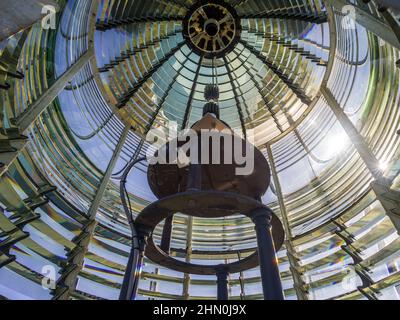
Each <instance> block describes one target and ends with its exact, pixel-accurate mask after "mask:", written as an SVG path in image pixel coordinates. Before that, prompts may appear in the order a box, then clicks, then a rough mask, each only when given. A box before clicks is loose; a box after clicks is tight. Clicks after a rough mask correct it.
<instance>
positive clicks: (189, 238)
mask: <svg viewBox="0 0 400 320" xmlns="http://www.w3.org/2000/svg"><path fill="white" fill-rule="evenodd" d="M186 237H187V239H186V262H187V263H190V260H191V255H192V242H193V217H188V223H187V231H186ZM189 287H190V274H188V273H185V276H184V280H183V294H182V295H183V298H184V299H185V300H189V297H190V294H189Z"/></svg>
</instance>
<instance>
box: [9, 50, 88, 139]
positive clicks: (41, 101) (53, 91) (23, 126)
mask: <svg viewBox="0 0 400 320" xmlns="http://www.w3.org/2000/svg"><path fill="white" fill-rule="evenodd" d="M93 57H94V49H93V48H92V47H90V48H89V49H88V51H86V53H84V54H83V55H82V56H81V57H80V58H79V59H78V60H77V61H76V62H75V63H74V64H73V65H72V66H71V67H70V68H69V69H68V70H67V71H65V73H64V74H63V75H62V76H61V77H59V78H58V79H57V80H56V81H55V82H54V84H52V85H51V86H50V87H49V88H48V89H47V90H46V91H45V92H44V93H43V94H42V95H41V96H40V97H39V98H38V99H37V100H36V101H35V102H34V103H33V104H32V105H31V106H29V107H28V109H26V110H25V111H24V112H23V113H22V114H21V115H20V116H19V117H18V118H17V119H16V125H17V126H18V128H19V130H20V132H21V133H24V132H25V131H26V130H28V129H29V127H30V126H31V125H32V124H33V123H34V122H35V121H36V119H37V118H39V117H40V115H41V114H42V112H43V111H44V110H46V108H47V107H48V106H49V105H50V104H51V103H52V102H53V101H54V99H55V98H57V96H58V95H59V94H60V92H61V91H62V90H64V88H65V86H66V85H67V84H68V82H70V81H71V80H72V79H73V78H74V77H75V75H76V74H77V73H78V72H79V71H80V70H82V68H83V67H84V66H85V65H86V64H87V63H88V62H89V61H90V59H92V58H93Z"/></svg>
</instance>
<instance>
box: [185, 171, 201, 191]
mask: <svg viewBox="0 0 400 320" xmlns="http://www.w3.org/2000/svg"><path fill="white" fill-rule="evenodd" d="M201 180H202V179H201V164H191V165H190V166H189V174H188V182H187V191H197V190H201V182H202V181H201Z"/></svg>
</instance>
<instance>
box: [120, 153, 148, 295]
mask: <svg viewBox="0 0 400 320" xmlns="http://www.w3.org/2000/svg"><path fill="white" fill-rule="evenodd" d="M139 154H140V147H139V148H138V150H137V151H136V152H135V154H134V156H133V160H132V161H131V162H130V163H129V165H128V166H127V167H126V169H125V171H124V173H123V175H122V178H121V183H120V194H121V200H122V205H123V206H124V211H125V214H126V217H127V219H128V222H129V226H130V228H131V232H132V249H131V252H130V255H129V260H128V265H127V267H126V270H125V276H124V280H123V282H122V288H121V292H120V296H119V300H135V299H136V295H137V291H138V288H139V281H140V276H141V274H142V266H143V259H144V253H145V249H146V244H147V235H146V233H144V232H140V230H137V228H136V226H135V222H134V220H133V217H132V212H131V207H130V201H129V199H128V194H127V191H126V187H125V184H126V179H127V177H128V175H129V173H130V172H131V171H132V169H133V168H134V166H135V165H136V164H138V163H139V162H143V161H145V160H146V158H138V156H139Z"/></svg>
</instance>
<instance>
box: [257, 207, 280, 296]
mask: <svg viewBox="0 0 400 320" xmlns="http://www.w3.org/2000/svg"><path fill="white" fill-rule="evenodd" d="M271 219H272V213H271V212H270V211H269V209H267V208H259V209H256V210H255V211H254V212H253V216H252V220H253V222H254V224H255V225H256V226H255V230H256V234H257V244H258V255H259V259H260V270H261V282H262V287H263V293H264V300H285V297H284V294H283V289H282V282H281V278H280V273H279V268H278V259H277V257H276V251H275V246H274V242H273V239H272V230H271Z"/></svg>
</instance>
